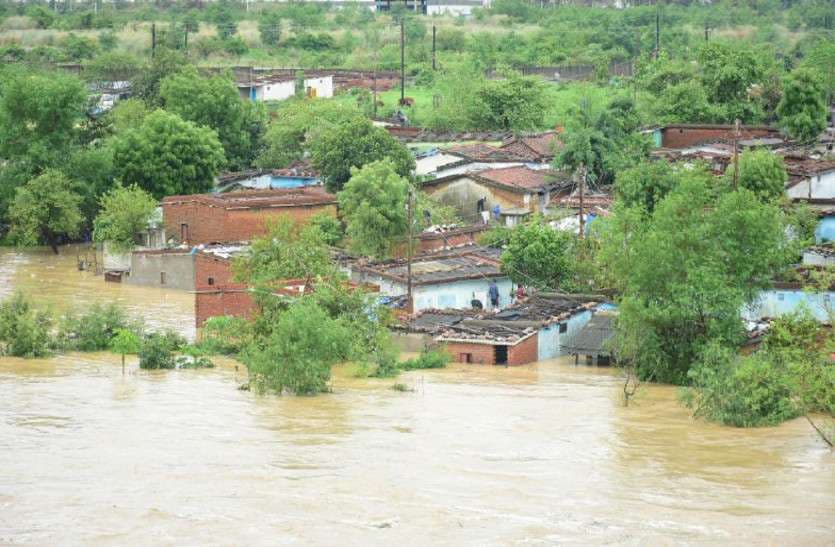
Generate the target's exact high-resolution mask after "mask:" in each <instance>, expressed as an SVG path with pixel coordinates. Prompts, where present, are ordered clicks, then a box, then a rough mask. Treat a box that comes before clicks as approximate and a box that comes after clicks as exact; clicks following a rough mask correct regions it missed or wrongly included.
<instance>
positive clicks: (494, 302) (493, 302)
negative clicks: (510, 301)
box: [487, 279, 499, 309]
mask: <svg viewBox="0 0 835 547" xmlns="http://www.w3.org/2000/svg"><path fill="white" fill-rule="evenodd" d="M487 295H488V296H489V297H490V306H491V307H492V308H494V309H496V308H498V307H499V286H498V285H496V282H495V281H494V280H492V279H491V280H490V284H489V285H488V287H487Z"/></svg>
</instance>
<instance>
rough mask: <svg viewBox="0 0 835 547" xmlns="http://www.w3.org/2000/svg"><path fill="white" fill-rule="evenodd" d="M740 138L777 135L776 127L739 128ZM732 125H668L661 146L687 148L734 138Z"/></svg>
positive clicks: (663, 133) (663, 132) (662, 136)
mask: <svg viewBox="0 0 835 547" xmlns="http://www.w3.org/2000/svg"><path fill="white" fill-rule="evenodd" d="M739 133H740V135H741V137H740V138H742V139H750V138H754V137H768V136H776V135H778V133H779V132H778V131H777V130H776V129H770V128H766V127H757V128H745V127H742V128H740V131H739ZM733 134H734V130H733V128H732V127H669V128H666V129H664V130H663V131H662V135H661V146H663V147H664V148H687V147H689V146H695V145H697V144H703V143H706V142H712V141H719V140H727V141H731V140H733V138H734V135H733Z"/></svg>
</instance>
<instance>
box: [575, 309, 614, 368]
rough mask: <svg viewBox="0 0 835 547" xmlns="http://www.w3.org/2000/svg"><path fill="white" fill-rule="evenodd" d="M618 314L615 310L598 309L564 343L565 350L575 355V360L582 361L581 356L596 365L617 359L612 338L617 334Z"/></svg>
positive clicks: (609, 362)
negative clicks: (615, 326)
mask: <svg viewBox="0 0 835 547" xmlns="http://www.w3.org/2000/svg"><path fill="white" fill-rule="evenodd" d="M616 316H617V314H616V313H615V312H613V311H598V312H597V313H595V314H594V315H592V316H591V319H590V320H589V321H588V322H587V323H586V324H585V325H584V326H583V327H582V328H581V329H579V330H578V331H577V332H576V333H574V334H573V335H572V336H569V337H568V339H567V340H566V342H565V343H564V344H563V345H562V349H563V351H564V352H565V353H566V354H568V355H573V356H574V362H575V363H579V362H580V356H581V355H582V356H584V357H585V362H586V363H589V364H594V365H609V364H611V363H612V362H614V360H615V356H614V353H613V351H612V340H613V338H614V336H615V329H614V319H615V317H616Z"/></svg>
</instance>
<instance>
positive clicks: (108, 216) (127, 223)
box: [93, 184, 157, 251]
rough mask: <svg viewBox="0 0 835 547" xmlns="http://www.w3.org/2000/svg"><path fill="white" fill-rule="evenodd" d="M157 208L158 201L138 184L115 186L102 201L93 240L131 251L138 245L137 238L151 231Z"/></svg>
mask: <svg viewBox="0 0 835 547" xmlns="http://www.w3.org/2000/svg"><path fill="white" fill-rule="evenodd" d="M156 208H157V200H155V199H154V198H153V197H152V196H151V195H150V194H148V192H146V191H144V190H143V189H141V188H140V187H138V186H136V185H135V184H134V185H132V186H128V187H127V188H125V187H124V186H116V187H115V188H113V189H112V190H110V191H109V192H108V193H106V194H105V195H103V196H102V197H101V211H100V212H99V214H98V216H97V217H96V220H95V223H94V229H93V239H95V240H96V241H99V242H108V243H110V244H112V245H113V246H114V247H115V248H116V249H119V250H125V251H128V250H130V249H131V248H133V246H134V244H135V243H136V236H137V235H138V234H140V233H141V232H143V231H145V230H147V229H148V222H149V221H150V220H151V216H152V215H153V214H154V211H155V210H156Z"/></svg>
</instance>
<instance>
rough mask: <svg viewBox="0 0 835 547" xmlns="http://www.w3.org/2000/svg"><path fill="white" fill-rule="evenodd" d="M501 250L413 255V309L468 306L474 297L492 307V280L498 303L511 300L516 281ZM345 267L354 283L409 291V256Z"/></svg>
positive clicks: (390, 292)
mask: <svg viewBox="0 0 835 547" xmlns="http://www.w3.org/2000/svg"><path fill="white" fill-rule="evenodd" d="M499 254H500V251H499V250H496V249H489V248H486V247H477V246H470V247H462V248H460V249H455V250H449V251H439V252H435V253H431V254H426V255H420V256H417V257H414V258H413V259H412V299H413V311H420V310H426V309H449V308H469V307H471V303H472V301H473V300H478V301H479V302H481V303H482V305H483V306H484V307H485V308H487V307H489V303H490V301H489V298H488V297H487V291H488V286H489V283H490V281H495V282H496V285H497V286H498V289H499V307H500V308H503V307H506V306H507V305H509V304H510V298H511V291H512V287H513V284H512V283H511V281H510V278H509V277H507V276H506V275H505V274H504V273H502V271H501V267H500V261H499ZM343 268H344V270H345V271H346V272H347V273H348V274H349V276H350V279H351V281H353V282H355V283H363V284H371V285H375V286H378V287H380V294H381V295H383V296H388V297H402V296H405V295H406V294H407V293H408V268H407V263H406V260H404V259H395V260H387V261H382V262H366V261H363V260H353V261H347V262H345V263H344V264H343Z"/></svg>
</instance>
